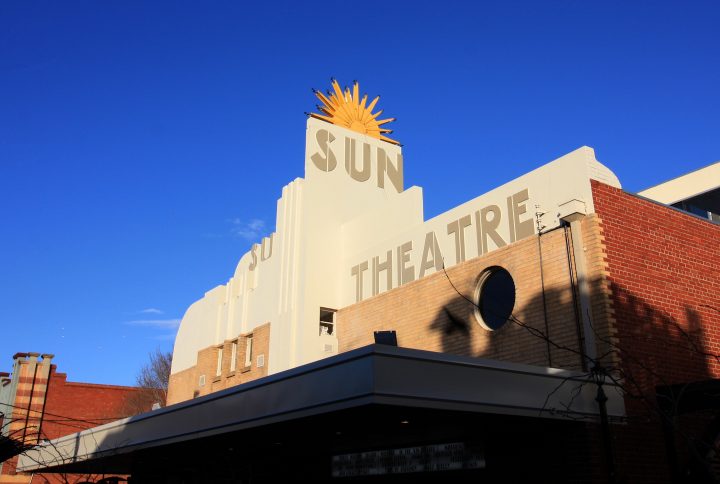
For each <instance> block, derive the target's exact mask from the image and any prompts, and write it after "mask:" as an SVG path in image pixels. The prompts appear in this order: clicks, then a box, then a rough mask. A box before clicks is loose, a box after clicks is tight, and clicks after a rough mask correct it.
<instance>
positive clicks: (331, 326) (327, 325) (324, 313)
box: [320, 308, 336, 336]
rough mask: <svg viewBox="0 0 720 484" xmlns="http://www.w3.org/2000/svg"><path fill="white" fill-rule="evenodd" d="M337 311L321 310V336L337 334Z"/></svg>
mask: <svg viewBox="0 0 720 484" xmlns="http://www.w3.org/2000/svg"><path fill="white" fill-rule="evenodd" d="M335 313H336V310H335V309H328V308H320V336H322V335H326V334H327V335H332V334H333V333H334V332H335Z"/></svg>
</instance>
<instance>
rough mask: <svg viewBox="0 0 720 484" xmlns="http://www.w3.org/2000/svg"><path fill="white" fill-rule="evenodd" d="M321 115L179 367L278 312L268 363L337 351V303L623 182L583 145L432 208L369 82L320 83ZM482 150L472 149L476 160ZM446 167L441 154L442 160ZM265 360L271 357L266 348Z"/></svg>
mask: <svg viewBox="0 0 720 484" xmlns="http://www.w3.org/2000/svg"><path fill="white" fill-rule="evenodd" d="M316 95H317V96H318V98H319V99H320V101H321V102H322V105H321V106H320V108H319V109H320V111H321V113H320V114H312V115H310V117H309V118H308V120H307V125H306V130H307V131H306V150H305V177H304V178H297V179H295V180H293V181H291V182H290V183H289V184H288V185H286V186H285V187H283V189H282V195H281V197H280V199H279V200H278V202H277V215H276V225H275V231H274V232H273V233H270V234H267V236H266V237H264V238H263V239H262V240H261V241H259V243H257V244H254V245H253V246H252V247H251V248H250V250H248V252H247V253H246V254H245V255H243V256H242V257H241V258H240V261H239V263H238V264H237V268H236V270H235V273H234V275H233V276H232V277H231V278H230V279H229V281H227V283H226V284H223V285H219V286H217V287H215V288H213V289H211V290H210V291H208V292H207V293H206V294H205V296H204V297H203V298H201V299H200V300H198V301H197V302H195V303H194V304H193V305H192V306H190V308H189V309H188V310H187V312H186V314H185V316H184V317H183V320H182V323H181V325H180V329H179V331H178V335H177V338H176V341H175V349H174V354H173V368H172V373H173V374H177V373H178V372H181V371H184V370H187V369H189V368H192V367H194V366H195V365H196V364H197V355H198V351H200V350H202V349H204V348H207V347H210V346H213V345H220V344H222V343H223V342H224V341H227V340H232V339H233V338H237V336H238V335H240V334H247V333H250V332H252V331H253V329H254V328H256V327H258V326H260V325H264V324H266V323H268V322H269V323H270V337H269V353H270V358H269V360H268V361H269V363H268V364H269V368H268V370H269V371H268V372H269V373H276V372H278V371H282V370H285V369H288V368H293V367H295V366H298V365H301V364H304V363H308V362H311V361H314V360H317V359H320V358H323V357H325V356H329V355H331V354H334V353H335V352H336V351H337V340H336V338H335V334H333V332H332V328H330V330H329V331H318V321H319V319H321V318H322V316H321V314H322V311H326V312H327V311H331V310H333V309H339V308H342V307H346V306H349V305H352V304H355V303H358V302H360V301H362V300H364V299H367V298H369V297H372V296H375V295H378V294H380V293H383V292H385V291H389V290H391V289H393V288H397V287H399V286H401V285H403V284H407V283H409V282H411V281H414V280H417V279H421V278H423V277H425V276H427V275H430V274H432V273H435V272H437V271H440V270H442V268H443V267H450V266H453V265H455V264H457V263H460V262H463V261H465V260H468V259H471V258H474V257H478V256H482V255H483V254H487V253H488V252H491V251H494V250H496V249H498V248H500V247H504V246H506V245H508V244H512V243H514V242H516V241H518V240H521V239H524V238H527V237H531V236H533V235H534V234H536V233H537V230H538V227H544V228H543V230H549V229H552V228H555V227H557V226H559V224H560V218H561V217H564V216H566V215H568V214H569V213H575V212H578V213H583V214H584V213H592V212H593V211H594V208H593V200H592V196H591V191H590V180H591V179H597V180H600V181H602V182H604V183H607V184H610V185H613V186H619V182H618V180H617V178H616V177H615V175H614V174H613V173H612V172H611V171H610V170H609V169H607V168H606V167H605V166H603V165H602V164H600V163H599V162H598V161H597V160H596V159H595V155H594V152H593V150H592V149H591V148H588V147H582V148H579V149H577V150H575V151H573V152H572V153H569V154H567V155H565V156H563V157H561V158H559V159H557V160H555V161H552V162H550V163H548V164H546V165H544V166H541V167H540V168H537V169H536V170H534V171H532V172H530V173H527V174H525V175H523V176H521V177H519V178H517V179H515V180H512V181H509V182H508V183H506V184H504V185H502V186H500V187H498V188H496V189H494V190H492V191H490V192H487V193H485V194H482V195H480V196H478V197H477V198H474V199H472V200H469V201H468V202H465V203H463V204H461V205H459V206H457V207H455V208H453V209H451V210H448V211H447V212H445V213H443V214H441V215H438V216H436V217H434V218H432V219H429V220H425V219H424V215H423V196H422V189H421V188H419V187H416V186H413V187H409V188H405V186H404V180H403V173H404V167H405V160H404V159H403V155H402V148H401V146H400V145H399V144H398V143H397V142H396V141H395V140H393V139H391V138H389V137H388V135H390V133H391V131H390V130H389V129H387V128H385V127H384V126H385V125H387V124H388V123H390V122H391V121H393V119H392V118H389V119H382V120H378V118H379V114H380V112H373V111H374V110H375V108H376V105H377V103H378V98H375V99H374V100H372V101H371V102H369V103H368V98H367V96H363V97H362V98H361V97H360V92H359V86H358V85H357V83H355V84H354V85H353V87H352V89H344V90H343V89H341V88H340V86H339V85H338V84H337V82H333V85H332V91H330V92H328V93H327V94H324V93H320V92H317V93H316ZM480 162H481V160H478V159H474V158H473V155H472V154H469V155H468V165H477V164H478V163H480ZM438 166H439V165H438ZM263 361H264V359H263Z"/></svg>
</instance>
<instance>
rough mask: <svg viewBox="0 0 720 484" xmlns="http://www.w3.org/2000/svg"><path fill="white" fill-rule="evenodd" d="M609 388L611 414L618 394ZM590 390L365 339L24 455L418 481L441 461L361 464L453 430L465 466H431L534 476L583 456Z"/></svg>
mask: <svg viewBox="0 0 720 484" xmlns="http://www.w3.org/2000/svg"><path fill="white" fill-rule="evenodd" d="M606 390H607V391H608V394H609V396H610V397H611V400H610V402H609V410H610V414H611V415H615V416H621V415H622V413H623V406H622V399H621V398H620V396H619V394H617V392H615V391H614V389H613V388H607V389H606ZM595 393H596V388H595V387H594V385H592V384H591V383H589V382H588V381H587V380H585V379H583V378H582V376H581V375H578V374H575V373H572V372H568V371H564V370H557V369H552V368H539V367H531V366H526V365H517V364H510V363H504V362H496V361H489V360H481V359H476V358H465V357H457V356H452V355H447V354H438V353H429V352H424V351H417V350H408V349H402V348H394V347H384V346H379V345H373V346H369V347H365V348H361V349H359V350H355V351H351V352H348V353H344V354H341V355H338V356H336V357H332V358H327V359H325V360H322V361H318V362H315V363H312V364H309V365H305V366H302V367H299V368H295V369H293V370H289V371H286V372H282V373H278V374H276V375H272V376H270V377H267V378H263V379H261V380H257V381H255V382H252V383H248V384H245V385H240V386H238V387H234V388H230V389H228V390H224V391H221V392H217V393H214V394H211V395H208V396H206V397H202V398H197V399H195V400H191V401H188V402H183V403H181V404H177V405H173V406H171V407H167V408H165V409H162V410H159V411H155V412H151V413H148V414H143V415H140V416H137V417H133V418H131V419H127V420H124V421H118V422H114V423H111V424H107V425H105V426H102V427H98V428H96V429H91V430H88V431H85V432H81V433H79V434H75V435H71V436H67V437H63V438H61V439H58V440H56V441H53V442H52V443H51V444H48V445H46V446H44V447H43V448H41V449H36V450H34V451H31V452H29V453H27V454H26V455H25V456H23V457H22V461H21V466H23V467H24V469H25V470H29V471H35V472H37V471H41V472H48V471H50V472H82V473H88V472H93V473H100V474H102V473H122V474H131V475H132V476H133V478H134V480H135V482H188V483H191V482H192V483H194V482H240V481H243V482H244V481H247V480H249V479H252V481H253V482H274V481H278V480H290V479H293V480H297V479H298V478H302V480H303V481H305V480H312V481H320V482H323V481H332V482H340V481H346V482H350V481H352V482H357V481H362V480H365V479H371V480H372V482H383V481H384V480H388V479H391V480H392V481H393V482H404V481H405V480H407V482H411V481H412V482H417V481H418V480H422V479H429V480H433V479H437V478H438V472H427V473H417V472H415V473H413V472H407V469H405V468H403V469H401V470H402V472H397V473H395V472H393V471H392V469H390V467H388V468H387V469H384V470H382V472H381V474H382V475H369V473H373V472H378V471H377V469H376V467H377V463H376V464H372V459H375V460H377V459H378V457H377V456H378V455H380V454H382V455H386V454H387V453H388V452H389V453H390V454H392V453H393V452H394V453H395V455H403V454H405V453H412V452H416V453H420V454H421V455H422V456H425V457H423V458H424V459H426V460H428V462H430V461H432V460H433V459H435V457H434V456H433V452H435V450H434V449H437V448H438V447H436V446H437V445H438V444H449V443H453V444H458V445H460V446H461V447H462V448H464V449H467V452H468V453H469V454H468V455H472V456H474V457H472V458H469V459H470V460H469V461H472V463H474V464H472V465H470V464H468V466H469V467H472V468H467V469H459V470H450V471H439V472H440V473H441V474H447V473H451V474H452V479H453V480H456V481H461V480H464V479H465V478H467V479H469V480H474V479H477V477H478V474H482V475H483V476H485V479H487V480H489V481H494V480H497V481H505V480H506V479H507V478H508V477H509V476H510V475H512V476H520V477H522V476H536V477H537V475H538V474H537V473H538V469H539V467H542V468H543V469H545V471H543V472H546V471H547V472H550V473H551V474H548V475H549V476H550V475H553V474H552V473H553V472H555V471H553V470H552V469H553V468H554V467H555V466H560V467H559V468H558V469H563V472H564V473H565V474H567V473H569V474H568V475H576V476H581V475H586V474H582V472H587V469H585V470H583V469H578V470H577V471H575V470H573V469H572V468H571V466H572V465H576V464H571V463H569V462H567V459H566V458H565V457H564V456H563V453H564V452H569V453H573V454H574V455H577V454H585V453H587V454H588V455H589V453H591V449H592V448H597V447H598V446H599V442H598V441H597V440H596V434H595V424H594V421H595V415H596V413H597V403H596V402H595V400H594V397H595ZM411 448H412V449H414V450H408V449H411ZM418 449H419V450H418ZM363 452H369V454H367V455H364V454H362V453H363ZM373 452H374V453H373ZM383 452H385V454H383ZM441 453H442V452H441ZM390 454H387V455H390ZM341 455H351V457H348V458H347V459H345V460H346V461H349V462H351V464H348V465H350V466H351V467H352V466H354V467H352V468H351V472H350V473H351V474H352V473H353V472H354V473H355V474H353V476H351V477H338V476H337V474H338V472H339V471H338V469H337V459H338V456H341ZM368 456H369V457H368ZM580 457H582V456H580ZM588 458H589V457H588ZM333 459H335V463H334V461H333ZM388 459H390V458H389V457H388ZM437 459H440V460H442V456H440V457H437ZM473 459H474V460H473ZM417 460H418V459H415V461H417ZM365 461H367V462H370V464H368V465H365V464H363V462H365ZM480 461H482V465H479V464H478V462H480ZM433 462H434V461H433ZM573 462H576V463H581V462H582V459H573ZM428 465H434V464H432V463H430V464H428ZM368 468H369V470H368ZM395 470H397V469H395ZM345 471H347V469H345ZM345 471H343V472H345ZM333 472H335V474H336V475H335V477H333ZM388 473H390V474H388ZM578 473H579V474H578ZM555 475H557V474H555ZM420 476H426V477H422V478H421V477H420ZM427 476H430V477H427ZM433 476H434V477H433Z"/></svg>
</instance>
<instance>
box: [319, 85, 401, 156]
mask: <svg viewBox="0 0 720 484" xmlns="http://www.w3.org/2000/svg"><path fill="white" fill-rule="evenodd" d="M332 89H333V92H330V91H328V92H327V95H325V94H323V93H322V92H320V91H317V90H315V89H313V92H314V93H315V95H316V96H317V98H318V99H319V100H320V101H321V102H322V103H323V104H322V105H318V106H317V108H318V110H319V111H320V112H321V113H323V114H315V113H310V116H312V117H313V118H317V119H322V120H323V121H327V122H328V123H332V124H336V125H338V126H342V127H344V128H348V129H351V130H353V131H357V132H358V133H362V134H366V135H368V136H372V137H373V138H377V139H380V140H383V141H387V142H388V143H392V144H395V145H399V144H400V143H398V142H397V141H395V140H393V139H390V138H388V137H387V136H384V135H385V134H390V133H392V130H391V129H387V128H383V127H382V126H383V125H384V124H387V123H391V122H393V121H395V118H387V119H380V120H378V119H377V118H378V117H379V116H380V115H381V114H382V109H381V110H380V111H378V112H376V113H373V112H372V110H373V109H375V105H376V104H377V102H378V101H379V100H380V96H377V97H376V98H375V99H373V100H372V101H370V104H367V99H368V97H367V94H365V95H364V96H363V97H362V99H360V86H359V85H358V82H357V81H354V82H353V87H352V91H350V88H348V87H346V88H345V91H343V90H342V89H340V85H339V84H338V82H337V81H336V80H335V79H333V80H332Z"/></svg>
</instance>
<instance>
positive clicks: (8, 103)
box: [0, 0, 720, 384]
mask: <svg viewBox="0 0 720 484" xmlns="http://www.w3.org/2000/svg"><path fill="white" fill-rule="evenodd" d="M718 25H720V3H718V2H700V1H698V2H682V3H681V2H658V1H652V2H650V1H636V2H627V1H622V2H620V1H618V2H614V1H604V2H581V1H567V2H559V1H550V2H508V1H502V2H500V1H498V2H453V1H444V2H437V1H436V2H420V1H413V2H391V1H385V2H372V1H370V2H361V3H353V2H340V1H338V2H291V1H288V2H219V1H213V2H199V1H194V2H193V1H172V2H133V1H105V2H97V1H92V2H80V1H72V2H34V1H26V0H22V1H14V0H6V1H4V2H2V3H0V215H1V220H2V232H1V234H2V236H1V237H0V274H1V275H0V325H1V326H2V329H3V331H2V333H1V334H0V370H4V371H9V370H10V367H11V357H12V355H13V354H14V353H15V352H18V351H38V352H48V353H54V354H56V358H55V360H56V363H57V364H58V369H59V370H60V371H65V372H67V373H68V376H69V379H71V380H74V381H90V382H103V383H114V384H132V383H133V381H134V377H135V374H136V373H137V370H138V369H139V367H140V366H141V364H142V363H144V362H145V361H146V359H147V354H148V353H149V352H150V351H152V350H154V349H155V348H156V347H160V348H163V349H170V348H171V347H172V339H173V335H174V331H175V328H176V326H177V323H178V321H179V319H180V318H181V317H182V315H183V313H184V311H185V309H186V308H187V307H188V306H189V305H190V304H191V303H192V302H193V301H195V300H197V299H198V298H200V297H202V295H203V294H204V292H205V291H207V290H209V289H211V288H212V287H214V286H215V285H217V284H222V283H224V282H226V281H227V279H228V278H229V277H231V276H232V273H233V271H234V269H235V265H236V263H237V261H238V260H239V258H240V256H241V255H242V254H243V253H244V252H245V251H246V250H248V248H249V247H250V245H251V244H252V243H253V242H256V241H258V240H259V239H260V237H261V236H262V235H266V234H268V233H269V232H271V231H272V230H273V229H274V224H275V203H276V200H277V199H278V198H279V196H280V193H281V189H282V187H283V185H285V184H286V183H288V182H289V181H291V180H292V179H294V178H295V177H298V176H302V175H303V153H304V134H305V115H304V114H303V113H304V112H305V111H313V110H315V100H314V97H313V95H312V92H311V88H318V89H326V88H328V87H329V79H330V77H331V76H334V77H335V78H337V79H338V80H339V81H340V82H341V84H350V83H351V82H352V80H353V79H357V80H359V81H360V87H361V91H363V92H367V93H368V94H369V95H370V96H374V95H378V94H379V95H381V96H382V98H381V101H380V107H381V108H383V109H384V110H385V113H386V114H388V115H390V116H395V117H397V118H398V120H397V122H395V123H393V124H394V126H392V127H393V128H394V129H395V133H394V136H395V138H396V139H398V140H400V141H401V142H402V143H403V144H404V148H403V150H404V155H405V183H406V186H410V185H419V186H422V187H423V188H424V193H425V211H426V218H427V217H431V216H434V215H436V214H438V213H441V212H443V211H445V210H447V209H449V208H451V207H453V206H455V205H457V204H459V203H461V202H464V201H466V200H468V199H470V198H473V197H475V196H477V195H479V194H482V193H484V192H486V191H488V190H490V189H492V188H493V187H495V186H497V185H499V184H501V183H504V182H506V181H508V180H510V179H512V178H515V177H516V176H519V175H521V174H523V173H525V172H527V171H529V170H531V169H533V168H535V167H537V166H538V165H540V164H542V163H545V162H548V161H550V160H552V159H554V158H557V157H559V156H561V155H563V154H565V153H567V152H569V151H572V150H574V149H575V148H578V147H580V146H582V145H589V146H592V147H594V148H595V149H596V154H597V157H598V159H599V160H600V161H602V162H603V163H605V164H606V165H607V166H609V167H610V168H611V169H612V170H614V171H615V173H616V174H617V175H618V176H619V178H620V180H621V182H622V183H623V186H624V187H625V189H627V190H629V191H637V190H641V189H643V188H646V187H649V186H651V185H654V184H656V183H658V182H661V181H664V180H666V179H669V178H672V177H675V176H677V175H680V174H683V173H685V172H688V171H690V170H693V169H696V168H699V167H702V166H705V165H707V164H710V163H712V162H715V161H717V160H718V159H720V115H719V114H718V113H720V94H719V92H720V30H719V29H718V28H717V26H718Z"/></svg>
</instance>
